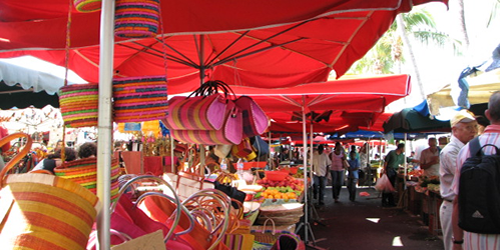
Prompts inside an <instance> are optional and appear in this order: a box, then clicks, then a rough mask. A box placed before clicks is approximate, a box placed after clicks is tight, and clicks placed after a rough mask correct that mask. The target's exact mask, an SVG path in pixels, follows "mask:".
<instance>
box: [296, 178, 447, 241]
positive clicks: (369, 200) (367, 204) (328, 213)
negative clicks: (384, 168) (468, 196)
mask: <svg viewBox="0 0 500 250" xmlns="http://www.w3.org/2000/svg"><path fill="white" fill-rule="evenodd" d="M363 191H364V192H368V193H369V194H370V196H368V197H359V196H358V197H357V199H356V201H355V202H351V201H349V199H348V194H347V190H346V188H345V187H344V188H343V189H342V191H341V195H340V203H334V202H333V200H332V198H331V197H332V196H331V188H328V187H327V190H326V197H325V203H326V204H325V205H324V206H322V207H319V208H317V209H316V211H317V213H318V215H319V218H320V220H319V222H320V223H315V222H313V221H312V220H311V219H314V217H313V218H310V222H311V223H310V225H311V229H312V231H313V233H312V234H309V235H308V238H309V239H310V240H311V239H312V237H314V238H315V239H316V248H318V249H329V250H334V249H335V250H350V249H352V250H364V249H366V250H385V249H403V250H442V249H444V247H443V243H442V241H441V239H440V238H438V237H437V236H433V235H431V234H429V232H428V229H427V227H426V226H424V225H423V223H422V220H421V219H420V217H419V216H414V215H412V214H410V213H409V212H407V211H404V210H403V209H397V208H390V209H387V208H382V207H381V199H380V198H377V196H378V192H377V191H375V190H374V189H373V188H362V189H358V193H359V192H363ZM322 224H323V225H322ZM302 228H303V227H302ZM303 232H304V231H303V230H301V232H300V233H301V235H302V237H304V235H303ZM311 242H312V240H311ZM308 249H314V248H313V247H308Z"/></svg>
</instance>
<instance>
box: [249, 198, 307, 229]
mask: <svg viewBox="0 0 500 250" xmlns="http://www.w3.org/2000/svg"><path fill="white" fill-rule="evenodd" d="M303 207H304V204H302V203H298V202H294V203H286V204H281V205H270V206H261V207H260V208H259V210H260V212H259V216H258V217H257V221H256V224H262V223H264V221H266V220H267V219H268V218H271V219H272V220H273V221H274V222H275V223H276V225H290V224H295V223H298V222H299V221H300V218H301V217H302V216H303V215H304V211H303Z"/></svg>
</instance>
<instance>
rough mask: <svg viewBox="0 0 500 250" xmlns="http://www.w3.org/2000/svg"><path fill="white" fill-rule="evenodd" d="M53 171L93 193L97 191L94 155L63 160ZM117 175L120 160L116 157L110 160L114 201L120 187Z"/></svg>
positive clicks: (112, 198) (112, 199)
mask: <svg viewBox="0 0 500 250" xmlns="http://www.w3.org/2000/svg"><path fill="white" fill-rule="evenodd" d="M54 173H55V174H56V176H59V177H62V178H65V179H69V180H72V181H73V182H75V183H78V184H80V185H81V186H82V187H84V188H86V189H88V190H89V191H90V192H92V193H93V194H96V192H97V158H95V157H89V158H83V159H78V160H74V161H69V162H64V163H62V164H61V165H60V166H58V167H56V168H54ZM118 177H120V162H119V161H118V159H113V160H112V161H111V201H115V200H116V198H117V197H118V191H119V189H120V187H119V182H118Z"/></svg>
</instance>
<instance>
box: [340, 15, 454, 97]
mask: <svg viewBox="0 0 500 250" xmlns="http://www.w3.org/2000/svg"><path fill="white" fill-rule="evenodd" d="M411 41H417V42H420V43H422V44H425V45H431V44H432V45H435V46H436V45H437V46H439V47H443V46H444V45H445V43H451V44H452V45H453V47H454V49H455V51H456V52H457V51H458V46H457V45H459V42H458V41H456V40H454V39H452V38H450V37H449V36H448V35H447V34H445V33H444V32H440V31H438V30H437V29H436V24H435V22H434V19H433V18H432V15H431V14H430V13H429V12H428V11H426V10H425V9H422V8H414V10H413V11H411V12H410V13H404V14H400V15H398V16H397V18H396V21H395V22H394V23H393V24H392V25H391V27H390V28H389V30H388V31H387V32H386V33H385V34H384V35H383V36H382V37H381V38H380V40H379V41H378V42H377V44H375V46H374V47H373V48H372V49H371V50H370V51H368V53H367V54H366V55H365V56H364V57H363V58H362V59H360V60H359V61H358V62H356V63H355V64H354V65H353V66H352V67H351V69H350V70H349V72H348V73H351V74H367V73H369V74H394V73H401V66H402V64H403V63H405V62H406V60H405V57H404V56H403V54H406V55H407V56H408V57H409V63H410V64H411V65H412V67H413V70H414V74H413V75H412V77H413V80H414V81H415V82H416V83H417V86H419V88H420V93H421V95H422V98H423V99H425V98H426V96H425V94H424V91H423V85H422V82H421V80H420V75H419V71H418V66H417V64H416V57H415V53H414V51H413V49H412V43H411ZM403 52H405V53H403Z"/></svg>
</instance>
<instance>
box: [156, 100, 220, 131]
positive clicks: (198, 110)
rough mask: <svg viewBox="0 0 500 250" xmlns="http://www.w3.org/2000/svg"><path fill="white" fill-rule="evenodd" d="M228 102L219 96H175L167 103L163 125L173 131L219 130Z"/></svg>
mask: <svg viewBox="0 0 500 250" xmlns="http://www.w3.org/2000/svg"><path fill="white" fill-rule="evenodd" d="M229 101H230V100H227V99H226V98H224V97H223V96H222V95H220V94H214V95H210V96H194V97H183V96H176V97H174V98H172V99H170V101H169V106H168V115H167V118H166V119H165V125H166V126H167V128H169V129H173V130H175V129H183V130H219V129H221V128H222V126H223V125H224V121H225V116H226V113H227V106H228V102H229Z"/></svg>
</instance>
